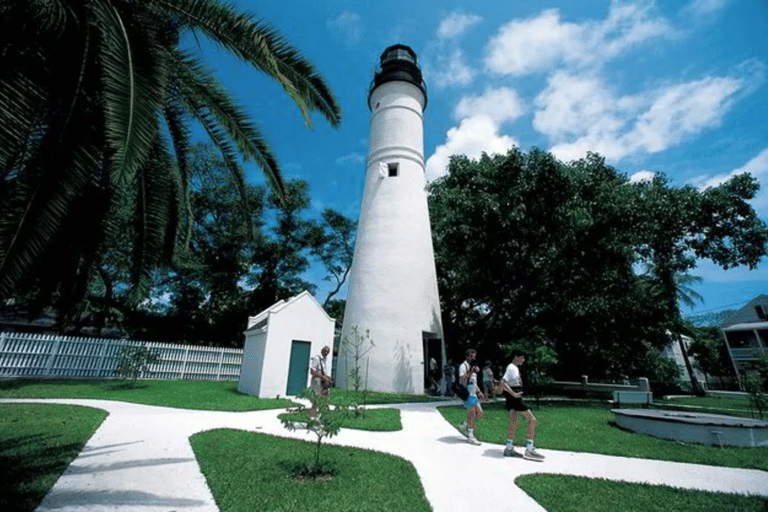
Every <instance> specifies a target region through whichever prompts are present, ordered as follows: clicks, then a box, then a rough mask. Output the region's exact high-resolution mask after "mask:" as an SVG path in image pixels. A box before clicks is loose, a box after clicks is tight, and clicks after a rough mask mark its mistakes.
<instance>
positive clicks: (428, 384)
mask: <svg viewBox="0 0 768 512" xmlns="http://www.w3.org/2000/svg"><path fill="white" fill-rule="evenodd" d="M433 336H435V335H434V334H433V333H428V332H424V333H422V340H423V342H424V389H426V390H427V392H435V393H437V392H439V391H440V379H441V378H442V376H443V340H441V339H440V338H434V337H433ZM432 359H434V360H435V363H437V364H436V367H437V372H436V373H435V374H434V375H430V372H429V365H430V361H431V360H432Z"/></svg>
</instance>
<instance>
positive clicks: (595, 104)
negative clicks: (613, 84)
mask: <svg viewBox="0 0 768 512" xmlns="http://www.w3.org/2000/svg"><path fill="white" fill-rule="evenodd" d="M746 85H747V83H746V81H745V80H743V79H737V78H730V77H707V78H703V79H701V80H694V81H690V82H685V83H680V84H671V85H667V86H665V87H660V88H658V89H655V90H650V91H647V92H644V93H642V94H638V95H629V96H622V97H619V96H617V95H615V94H614V93H613V91H611V90H609V89H608V88H607V87H606V86H605V85H604V84H603V83H602V82H601V81H600V79H598V78H597V77H594V76H574V75H570V74H566V73H555V74H554V75H552V76H551V77H550V78H549V83H548V86H547V88H546V89H545V90H544V91H542V92H541V93H540V94H539V95H538V96H537V97H536V100H535V105H536V106H537V107H538V110H537V111H536V113H535V114H534V119H533V126H534V128H535V129H536V130H538V131H540V132H542V133H544V134H546V135H547V136H548V137H549V138H550V140H551V141H552V143H553V146H552V147H551V148H550V151H552V153H554V154H555V155H556V156H557V157H558V158H560V159H562V160H565V161H569V160H573V159H577V158H582V157H583V156H584V155H585V154H586V152H587V151H594V152H598V153H600V154H601V155H603V156H604V157H606V158H607V159H608V160H613V161H617V160H620V159H622V158H624V157H625V156H627V155H631V154H638V153H657V152H659V151H663V150H665V149H667V148H669V147H672V146H674V145H675V144H678V143H680V142H682V141H683V140H686V139H689V138H690V137H692V136H694V135H696V134H698V133H700V132H702V131H704V130H705V129H708V128H711V127H714V126H717V125H718V124H719V123H720V121H721V119H722V117H723V115H724V114H725V113H726V112H727V111H728V110H729V108H730V107H731V103H732V101H733V98H734V95H735V94H736V93H737V92H739V91H741V90H743V89H745V87H746ZM574 137H575V138H574Z"/></svg>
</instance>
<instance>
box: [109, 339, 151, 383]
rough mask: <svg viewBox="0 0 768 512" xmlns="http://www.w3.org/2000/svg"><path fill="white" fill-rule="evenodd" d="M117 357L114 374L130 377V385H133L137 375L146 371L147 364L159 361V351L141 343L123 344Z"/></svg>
mask: <svg viewBox="0 0 768 512" xmlns="http://www.w3.org/2000/svg"><path fill="white" fill-rule="evenodd" d="M119 357H120V359H119V360H118V363H117V367H116V368H115V371H114V373H115V375H118V376H120V377H123V378H126V379H131V382H130V387H135V386H136V380H137V379H138V378H139V375H141V374H142V373H143V372H145V371H147V368H149V365H151V364H154V363H156V362H158V361H160V352H159V351H158V350H157V349H151V348H149V347H146V346H143V345H124V346H123V348H122V349H121V350H120V354H119Z"/></svg>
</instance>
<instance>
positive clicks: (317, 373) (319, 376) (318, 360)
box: [309, 345, 333, 415]
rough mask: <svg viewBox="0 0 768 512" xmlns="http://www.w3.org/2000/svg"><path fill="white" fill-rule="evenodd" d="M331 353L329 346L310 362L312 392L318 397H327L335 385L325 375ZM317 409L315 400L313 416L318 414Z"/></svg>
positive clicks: (312, 410)
mask: <svg viewBox="0 0 768 512" xmlns="http://www.w3.org/2000/svg"><path fill="white" fill-rule="evenodd" d="M330 353H331V349H330V347H328V346H327V345H326V346H325V347H323V349H322V350H321V351H320V355H319V356H314V357H313V358H312V359H311V360H310V362H309V374H310V375H312V380H311V382H310V387H311V388H312V391H314V392H315V393H317V394H318V395H327V394H328V390H329V389H330V387H331V385H332V384H333V380H331V378H330V377H329V376H328V375H327V374H326V373H325V369H326V367H327V365H328V354H330ZM316 413H317V408H316V407H315V402H314V400H313V401H312V409H311V414H313V415H314V414H316Z"/></svg>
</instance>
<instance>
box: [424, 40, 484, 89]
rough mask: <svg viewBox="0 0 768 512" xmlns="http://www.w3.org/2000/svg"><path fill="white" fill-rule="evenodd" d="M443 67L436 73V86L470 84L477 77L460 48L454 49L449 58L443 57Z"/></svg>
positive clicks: (434, 79) (434, 80)
mask: <svg viewBox="0 0 768 512" xmlns="http://www.w3.org/2000/svg"><path fill="white" fill-rule="evenodd" d="M440 67H442V68H443V69H442V70H441V71H437V72H436V73H435V74H434V77H433V80H432V81H433V82H434V84H435V86H436V87H438V88H441V87H447V86H450V85H468V84H470V83H472V80H473V79H474V77H475V74H476V72H475V70H474V69H472V68H471V67H470V66H468V65H467V63H466V62H465V61H464V54H463V52H462V51H461V50H459V49H458V48H457V49H455V50H453V51H452V52H451V54H450V56H448V58H443V59H442V62H441V63H440Z"/></svg>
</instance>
